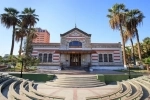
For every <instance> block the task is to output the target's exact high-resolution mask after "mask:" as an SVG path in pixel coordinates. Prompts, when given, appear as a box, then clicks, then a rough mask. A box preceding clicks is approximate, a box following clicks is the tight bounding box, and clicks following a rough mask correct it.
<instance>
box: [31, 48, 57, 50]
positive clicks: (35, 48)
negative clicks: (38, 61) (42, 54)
mask: <svg viewBox="0 0 150 100" xmlns="http://www.w3.org/2000/svg"><path fill="white" fill-rule="evenodd" d="M59 49H60V48H33V50H59Z"/></svg>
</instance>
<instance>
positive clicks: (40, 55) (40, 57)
mask: <svg viewBox="0 0 150 100" xmlns="http://www.w3.org/2000/svg"><path fill="white" fill-rule="evenodd" d="M39 60H40V62H42V54H41V53H40V54H39Z"/></svg>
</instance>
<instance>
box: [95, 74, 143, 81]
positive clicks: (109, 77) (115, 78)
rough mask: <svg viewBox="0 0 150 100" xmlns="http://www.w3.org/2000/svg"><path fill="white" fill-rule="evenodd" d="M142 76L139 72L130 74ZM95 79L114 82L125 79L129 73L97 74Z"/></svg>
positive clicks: (134, 76)
mask: <svg viewBox="0 0 150 100" xmlns="http://www.w3.org/2000/svg"><path fill="white" fill-rule="evenodd" d="M139 76H142V75H141V74H135V75H131V78H136V77H139ZM97 79H98V80H100V81H102V82H105V83H110V82H116V81H122V80H127V79H129V75H102V74H100V75H97Z"/></svg>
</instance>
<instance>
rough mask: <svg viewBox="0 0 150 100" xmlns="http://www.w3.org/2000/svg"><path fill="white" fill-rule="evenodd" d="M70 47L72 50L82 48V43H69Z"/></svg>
mask: <svg viewBox="0 0 150 100" xmlns="http://www.w3.org/2000/svg"><path fill="white" fill-rule="evenodd" d="M69 47H70V48H81V47H82V43H81V42H79V41H72V42H70V43H69Z"/></svg>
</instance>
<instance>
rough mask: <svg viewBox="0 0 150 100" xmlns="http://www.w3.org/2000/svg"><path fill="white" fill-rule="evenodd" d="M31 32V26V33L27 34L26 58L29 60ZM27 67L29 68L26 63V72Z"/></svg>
mask: <svg viewBox="0 0 150 100" xmlns="http://www.w3.org/2000/svg"><path fill="white" fill-rule="evenodd" d="M30 31H31V25H30V26H29V32H28V34H27V41H26V54H25V55H26V57H27V58H28V57H29V42H30V39H29V38H30ZM26 66H27V63H26V62H25V64H24V69H25V70H26Z"/></svg>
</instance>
